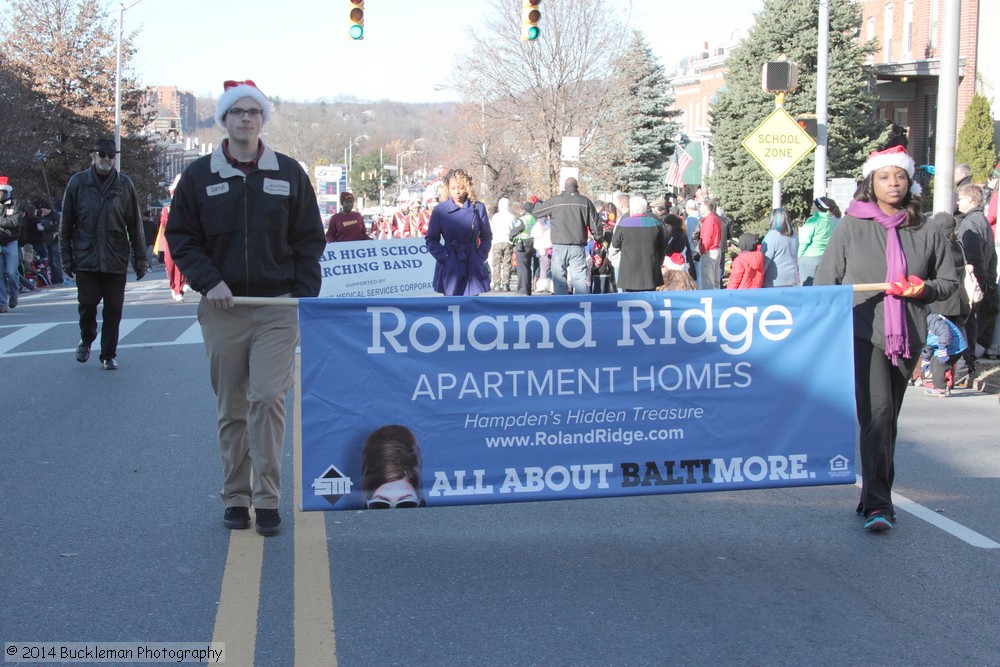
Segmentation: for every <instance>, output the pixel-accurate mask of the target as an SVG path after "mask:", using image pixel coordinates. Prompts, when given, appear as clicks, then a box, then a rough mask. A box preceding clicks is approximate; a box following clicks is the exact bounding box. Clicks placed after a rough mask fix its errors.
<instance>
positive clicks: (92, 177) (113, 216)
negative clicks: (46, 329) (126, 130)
mask: <svg viewBox="0 0 1000 667" xmlns="http://www.w3.org/2000/svg"><path fill="white" fill-rule="evenodd" d="M130 250H131V252H132V265H133V266H134V267H135V268H136V271H137V272H141V273H145V271H146V268H147V267H146V239H145V236H144V235H143V233H142V214H141V213H140V212H139V201H138V198H137V197H136V196H135V187H134V186H133V185H132V181H131V179H129V177H128V176H125V175H123V174H120V173H118V172H117V171H114V170H112V172H111V175H110V176H108V178H107V180H105V181H103V182H102V181H101V179H100V178H98V176H97V173H96V172H95V171H94V168H93V167H91V168H89V169H87V170H85V171H81V172H79V173H76V174H73V177H72V178H70V179H69V183H68V184H67V185H66V194H65V195H64V196H63V208H62V221H61V224H60V226H59V255H60V257H61V258H62V265H63V268H64V269H67V270H69V271H71V272H75V271H98V272H101V273H126V272H128V258H129V251H130Z"/></svg>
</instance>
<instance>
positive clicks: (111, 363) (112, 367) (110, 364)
mask: <svg viewBox="0 0 1000 667" xmlns="http://www.w3.org/2000/svg"><path fill="white" fill-rule="evenodd" d="M101 365H102V366H103V367H104V370H106V371H116V370H118V361H117V360H115V358H114V357H112V358H111V359H105V360H104V361H102V362H101Z"/></svg>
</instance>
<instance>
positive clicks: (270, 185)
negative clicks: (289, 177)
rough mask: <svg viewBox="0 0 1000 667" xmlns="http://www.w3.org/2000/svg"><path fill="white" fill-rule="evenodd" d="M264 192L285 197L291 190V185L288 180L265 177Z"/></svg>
mask: <svg viewBox="0 0 1000 667" xmlns="http://www.w3.org/2000/svg"><path fill="white" fill-rule="evenodd" d="M264 192H265V193H267V194H269V195H279V196H282V197H287V196H288V195H289V194H291V192H292V186H291V185H290V184H289V183H288V181H275V180H273V179H270V178H265V179H264Z"/></svg>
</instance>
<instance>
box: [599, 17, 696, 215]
mask: <svg viewBox="0 0 1000 667" xmlns="http://www.w3.org/2000/svg"><path fill="white" fill-rule="evenodd" d="M613 71H617V72H621V73H622V77H621V81H620V82H619V83H618V86H619V87H620V88H621V89H622V90H623V91H624V93H625V94H624V95H622V96H620V97H619V98H618V103H617V104H612V105H608V109H607V110H608V111H611V112H613V114H614V115H616V116H617V118H613V117H606V118H605V119H604V122H605V123H608V124H609V126H606V129H608V130H611V132H610V133H609V136H611V137H613V138H614V141H613V143H612V144H611V147H613V148H616V149H617V151H616V153H615V154H614V162H612V168H611V173H612V177H613V179H614V186H615V189H618V190H622V191H625V192H642V193H645V195H646V197H647V198H649V199H653V198H654V197H655V196H656V195H658V194H660V193H662V192H664V191H665V190H666V185H665V178H666V175H667V169H666V163H667V158H668V157H669V155H670V153H671V152H672V151H673V140H672V137H673V136H674V135H675V134H676V133H677V129H678V126H677V123H675V122H673V121H672V120H671V119H672V118H674V117H675V116H677V114H679V113H680V112H679V111H670V110H668V108H669V106H670V105H671V104H672V103H673V101H674V98H673V95H672V94H671V91H670V86H669V83H668V81H667V77H666V75H665V74H664V71H663V66H662V65H661V64H660V63H659V62H657V60H656V56H654V55H653V50H652V49H651V48H650V46H649V43H648V42H646V39H645V37H643V35H642V33H641V32H639V31H634V32H633V33H632V39H631V40H630V41H629V44H628V47H627V48H626V49H625V52H624V53H623V54H622V55H621V56H620V58H619V60H618V62H617V63H616V66H615V67H614V68H613Z"/></svg>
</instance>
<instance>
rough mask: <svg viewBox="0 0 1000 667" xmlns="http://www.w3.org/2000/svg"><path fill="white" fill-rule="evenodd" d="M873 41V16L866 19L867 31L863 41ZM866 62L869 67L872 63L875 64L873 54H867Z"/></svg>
mask: <svg viewBox="0 0 1000 667" xmlns="http://www.w3.org/2000/svg"><path fill="white" fill-rule="evenodd" d="M874 39H875V17H874V16H869V17H868V29H867V33H866V35H865V40H866V41H868V42H870V41H872V40H874ZM867 60H868V64H869V65H871V64H872V63H874V62H875V54H874V53H872V54H869V55H868V59H867Z"/></svg>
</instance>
